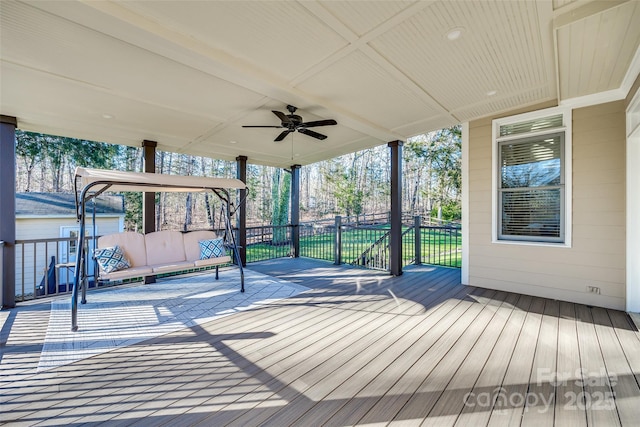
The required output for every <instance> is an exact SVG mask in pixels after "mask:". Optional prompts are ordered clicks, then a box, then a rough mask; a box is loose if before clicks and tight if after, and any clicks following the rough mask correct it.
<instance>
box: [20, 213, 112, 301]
mask: <svg viewBox="0 0 640 427" xmlns="http://www.w3.org/2000/svg"><path fill="white" fill-rule="evenodd" d="M123 224H124V216H104V217H103V216H97V217H96V225H97V231H98V235H103V234H110V233H118V232H120V231H122V227H121V225H123ZM77 226H78V223H77V222H76V220H75V218H73V217H18V218H16V240H38V239H51V238H57V237H60V229H61V227H77ZM87 227H89V228H91V227H92V225H91V223H88V224H87ZM62 250H63V246H62V244H56V243H55V242H54V243H49V244H48V245H47V248H46V251H45V245H44V243H40V244H38V245H36V246H35V249H34V245H33V244H28V245H24V247H23V245H17V246H16V293H17V294H21V293H22V292H23V291H22V289H23V286H24V292H25V294H29V293H33V289H34V287H35V286H37V285H38V284H39V283H40V281H41V280H42V277H43V276H44V273H45V271H46V269H47V267H48V265H49V262H50V259H51V256H56V257H57V258H56V262H60V261H59V260H58V257H59V256H60V254H59V253H58V251H62ZM23 258H24V272H23V270H22V268H23Z"/></svg>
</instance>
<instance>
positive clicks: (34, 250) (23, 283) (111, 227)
mask: <svg viewBox="0 0 640 427" xmlns="http://www.w3.org/2000/svg"><path fill="white" fill-rule="evenodd" d="M89 209H90V211H89V212H90V213H91V212H92V209H93V206H92V205H89ZM95 217H96V221H95V227H94V225H93V224H92V223H91V222H88V223H87V235H97V236H100V235H104V234H110V233H118V232H121V231H124V217H125V210H124V198H123V196H120V195H117V196H104V195H103V196H100V197H99V198H98V199H97V201H96V204H95ZM78 230H79V224H78V222H77V218H76V207H75V195H74V194H72V193H18V194H16V295H29V294H32V293H34V292H35V290H36V289H37V288H38V289H39V292H43V291H44V287H43V286H42V285H43V284H44V282H43V280H44V278H45V275H46V273H47V270H48V268H49V267H51V265H56V264H63V263H68V262H73V261H74V260H75V256H76V252H75V247H76V242H75V240H71V239H74V238H76V237H77V235H78ZM60 238H71V239H70V240H68V241H67V240H64V241H60ZM91 247H92V244H91V242H90V243H89V248H91ZM23 260H24V263H23ZM70 270H71V269H67V268H58V271H57V272H56V273H57V282H58V284H63V285H65V284H66V283H68V282H70V281H71V280H73V277H72V274H71V272H70Z"/></svg>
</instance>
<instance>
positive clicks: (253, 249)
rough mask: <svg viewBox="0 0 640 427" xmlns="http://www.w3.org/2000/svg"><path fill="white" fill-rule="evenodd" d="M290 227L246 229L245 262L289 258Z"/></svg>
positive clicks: (290, 246)
mask: <svg viewBox="0 0 640 427" xmlns="http://www.w3.org/2000/svg"><path fill="white" fill-rule="evenodd" d="M291 229H292V227H291V225H263V226H259V227H247V262H248V263H249V262H256V261H265V260H268V259H274V258H282V257H288V256H291V253H292V240H291Z"/></svg>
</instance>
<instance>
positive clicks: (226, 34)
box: [0, 0, 640, 167]
mask: <svg viewBox="0 0 640 427" xmlns="http://www.w3.org/2000/svg"><path fill="white" fill-rule="evenodd" d="M0 14H1V18H2V20H1V23H0V24H1V33H0V35H1V39H0V43H1V44H0V48H1V49H0V60H1V68H0V72H1V74H0V79H1V82H0V83H1V91H0V107H1V111H0V113H1V114H3V115H8V116H14V117H17V119H18V126H19V127H20V128H21V129H25V130H31V131H37V132H44V133H52V134H58V135H64V136H71V137H78V138H85V139H91V140H97V141H105V142H111V143H117V144H125V145H131V146H140V145H141V142H142V141H143V140H145V139H146V140H154V141H157V142H158V148H159V149H162V150H167V151H174V152H179V153H189V154H197V155H204V156H208V157H214V158H222V159H231V160H232V159H235V157H236V156H238V155H245V156H248V158H249V162H250V163H258V164H267V165H272V166H280V167H288V166H290V165H292V164H303V165H304V164H309V163H313V162H316V161H319V160H323V159H327V158H331V157H335V156H337V155H340V154H344V153H348V152H352V151H356V150H359V149H363V148H367V147H372V146H376V145H380V144H383V143H385V142H388V141H392V140H396V139H401V140H405V139H407V138H409V137H411V136H414V135H416V134H420V133H425V132H428V131H431V130H435V129H439V128H442V127H446V126H450V125H453V124H457V123H460V122H464V121H467V120H472V119H475V118H479V117H483V116H487V115H490V114H495V113H500V112H505V111H509V110H512V109H514V108H518V107H522V106H526V105H532V104H537V103H541V102H545V101H550V100H556V101H557V102H565V101H566V100H569V99H576V98H582V97H585V96H589V95H593V94H598V93H608V94H611V93H613V94H619V93H621V91H622V90H623V89H624V88H625V87H626V86H629V84H630V83H629V82H633V80H634V79H635V77H636V76H637V75H638V69H639V66H638V62H640V60H639V59H638V56H639V55H638V51H639V45H640V1H637V0H629V1H615V0H612V1H603V2H591V1H580V0H578V1H572V0H553V1H538V2H534V1H502V0H501V1H395V0H394V1H193V2H191V1H149V0H144V1H124V2H110V1H84V2H83V1H46V2H45V1H20V2H17V1H5V0H3V1H0ZM454 28H459V29H461V30H462V36H461V37H460V38H459V39H458V40H454V41H450V40H449V39H448V38H447V33H448V32H449V31H450V30H452V29H454ZM634 58H635V60H634ZM625 85H626V86H625ZM627 89H628V87H627ZM494 91H495V94H492V93H493V92H494ZM287 104H293V105H295V106H297V107H298V108H299V110H298V114H300V115H301V116H303V118H304V120H305V121H311V120H320V119H329V118H332V119H335V120H337V121H338V125H337V126H330V127H322V128H314V130H316V131H318V132H321V133H324V134H326V135H328V138H327V139H326V140H324V141H318V140H316V139H313V138H310V137H308V136H306V135H303V134H300V133H295V134H293V137H292V136H291V135H290V136H288V137H287V138H286V139H285V140H284V141H282V142H279V143H276V142H273V140H274V138H275V137H276V136H277V135H278V134H279V133H280V130H279V129H245V128H242V127H241V126H242V125H262V124H264V125H278V124H279V120H278V118H277V117H276V116H275V115H274V114H272V113H271V110H278V111H283V112H286V106H287Z"/></svg>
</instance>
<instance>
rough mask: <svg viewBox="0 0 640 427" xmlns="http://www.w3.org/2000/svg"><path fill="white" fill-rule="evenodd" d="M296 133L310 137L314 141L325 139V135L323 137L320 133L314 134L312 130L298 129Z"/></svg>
mask: <svg viewBox="0 0 640 427" xmlns="http://www.w3.org/2000/svg"><path fill="white" fill-rule="evenodd" d="M298 132H300V133H304V134H305V135H308V136H310V137H313V138H316V139H319V140H323V139H327V135H323V134H321V133H318V132H314V131H312V130H309V129H305V128H300V129H298Z"/></svg>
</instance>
